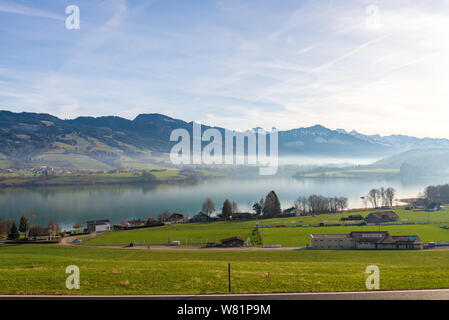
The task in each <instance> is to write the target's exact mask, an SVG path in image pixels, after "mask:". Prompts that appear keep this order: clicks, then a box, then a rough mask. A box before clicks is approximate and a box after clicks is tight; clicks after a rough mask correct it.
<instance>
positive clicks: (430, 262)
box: [0, 245, 449, 294]
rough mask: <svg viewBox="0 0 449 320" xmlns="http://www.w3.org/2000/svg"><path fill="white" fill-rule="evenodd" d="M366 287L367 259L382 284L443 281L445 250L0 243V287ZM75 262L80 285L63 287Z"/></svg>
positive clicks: (176, 290)
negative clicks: (180, 248) (152, 247)
mask: <svg viewBox="0 0 449 320" xmlns="http://www.w3.org/2000/svg"><path fill="white" fill-rule="evenodd" d="M228 263H231V265H232V272H233V273H232V283H233V292H235V293H250V292H251V293H256V292H320V291H352V290H365V279H366V276H367V275H366V274H365V273H364V272H365V269H366V266H367V265H370V264H375V265H377V266H379V268H380V272H381V289H384V290H389V289H431V288H449V251H421V252H396V251H384V252H373V251H369V252H362V251H263V252H260V251H219V250H217V251H186V252H184V251H159V250H158V251H151V250H149V251H143V250H113V249H99V248H81V247H80V248H74V247H63V246H52V245H49V246H38V245H20V246H0V293H1V294H26V293H27V294H200V293H226V292H227V264H228ZM72 264H74V265H77V266H79V268H80V271H81V289H80V290H76V291H71V290H67V289H66V288H65V279H66V277H67V275H66V274H65V268H66V267H67V266H68V265H72Z"/></svg>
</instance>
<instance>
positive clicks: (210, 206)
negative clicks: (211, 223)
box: [203, 198, 215, 217]
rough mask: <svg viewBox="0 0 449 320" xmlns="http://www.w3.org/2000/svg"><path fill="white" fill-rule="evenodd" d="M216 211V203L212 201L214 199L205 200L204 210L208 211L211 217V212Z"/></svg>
mask: <svg viewBox="0 0 449 320" xmlns="http://www.w3.org/2000/svg"><path fill="white" fill-rule="evenodd" d="M214 211H215V205H214V203H213V202H212V199H210V198H207V199H206V200H205V201H204V202H203V212H204V213H206V214H207V215H208V216H209V217H210V215H211V213H212V212H214Z"/></svg>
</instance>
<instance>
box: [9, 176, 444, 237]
mask: <svg viewBox="0 0 449 320" xmlns="http://www.w3.org/2000/svg"><path fill="white" fill-rule="evenodd" d="M444 182H446V181H435V180H432V181H415V182H404V181H399V180H389V181H386V180H368V179H366V180H363V179H360V180H358V179H325V180H321V179H303V180H296V179H294V178H282V179H281V178H279V179H276V178H267V179H260V178H259V179H245V180H239V179H219V180H218V179H216V180H208V181H203V182H201V183H199V184H195V185H158V186H148V185H114V186H100V187H99V186H86V187H80V186H76V187H73V186H66V187H39V188H26V189H17V190H14V189H0V218H1V219H16V220H17V221H18V220H19V218H20V216H21V215H23V214H24V215H26V216H31V215H33V214H34V215H36V217H35V218H33V219H31V223H40V224H43V225H46V224H47V223H48V222H49V221H50V220H55V221H56V222H58V223H59V224H60V225H61V226H62V227H63V228H67V229H68V228H70V227H71V226H72V225H73V224H75V223H85V222H86V221H88V220H94V219H109V220H111V222H112V223H114V224H116V223H120V221H121V220H122V219H125V220H126V219H132V218H136V219H138V218H140V219H146V218H148V216H150V215H153V216H155V217H157V215H158V214H159V213H160V212H162V211H164V210H168V211H170V212H181V213H189V214H190V215H191V216H193V215H194V214H196V213H198V211H199V210H201V206H202V202H203V201H204V199H205V198H207V197H210V198H211V199H212V200H213V201H214V202H215V205H216V207H217V208H218V209H221V205H222V203H223V201H224V200H225V199H226V198H227V199H230V200H231V201H235V202H236V203H237V204H238V207H239V209H240V210H242V211H244V210H245V211H246V210H248V209H249V208H250V207H251V204H252V203H254V202H255V201H258V200H259V199H260V198H261V197H264V196H265V195H266V194H267V193H268V192H269V191H270V190H275V191H276V193H277V195H278V196H279V199H280V201H281V205H282V207H283V208H287V207H289V206H291V205H292V204H293V203H294V201H295V199H296V198H297V197H298V196H299V195H306V196H308V195H310V194H322V195H324V196H345V197H348V198H349V205H350V207H352V208H359V207H362V206H363V204H362V201H361V200H360V196H362V195H365V194H366V193H367V192H368V191H369V190H370V189H371V188H374V187H375V188H379V187H381V186H385V187H387V186H391V187H394V188H395V189H396V190H397V197H398V198H405V197H414V196H417V195H418V193H419V192H422V191H423V190H424V188H425V187H426V186H428V185H430V184H439V183H444Z"/></svg>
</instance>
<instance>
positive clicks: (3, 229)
mask: <svg viewBox="0 0 449 320" xmlns="http://www.w3.org/2000/svg"><path fill="white" fill-rule="evenodd" d="M8 232H9V228H8V225H7V222H6V221H3V220H0V234H7V233H8Z"/></svg>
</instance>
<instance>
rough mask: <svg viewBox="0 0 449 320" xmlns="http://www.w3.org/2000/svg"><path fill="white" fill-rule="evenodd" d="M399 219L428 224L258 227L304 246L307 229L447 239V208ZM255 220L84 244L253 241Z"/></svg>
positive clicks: (273, 239) (330, 219)
mask: <svg viewBox="0 0 449 320" xmlns="http://www.w3.org/2000/svg"><path fill="white" fill-rule="evenodd" d="M370 212H372V210H362V211H351V212H350V213H344V214H341V213H338V214H328V215H320V216H316V217H312V216H308V217H292V218H277V219H264V220H259V225H273V226H281V225H287V226H288V225H292V224H309V225H311V224H314V225H317V224H319V223H321V222H322V223H324V224H333V223H340V221H339V220H340V218H341V217H343V216H344V217H347V216H348V215H350V214H360V215H362V216H366V215H367V214H369V213H370ZM395 212H396V213H398V215H399V217H400V221H407V222H411V223H413V222H429V224H426V225H421V224H410V225H400V226H338V227H299V228H298V227H297V228H293V227H287V228H260V230H261V233H262V236H263V243H264V244H265V245H270V244H280V245H282V246H287V247H304V246H307V244H309V243H310V234H311V233H349V232H351V231H378V230H381V231H389V232H390V233H391V234H392V235H418V236H419V237H420V238H421V239H422V240H423V241H424V242H440V241H449V230H446V229H442V228H440V225H444V224H446V225H448V226H449V210H445V211H440V212H431V213H428V212H424V211H419V210H410V211H409V210H405V209H398V210H395ZM255 227H256V221H255V220H251V221H229V222H213V223H189V224H178V225H171V226H167V225H166V226H162V227H155V228H148V229H139V230H132V231H121V232H111V233H106V234H102V235H100V236H98V237H96V238H92V239H90V240H87V241H86V242H85V244H87V245H127V244H129V243H130V242H134V243H135V244H138V245H156V244H167V243H169V241H174V240H178V241H181V244H182V245H191V246H199V245H204V244H205V243H206V242H216V243H219V241H220V240H221V239H223V238H228V237H234V236H238V237H242V238H243V239H245V240H247V239H248V238H249V239H250V240H251V241H252V244H253V245H257V244H258V243H257V242H258V241H257V237H256V235H255V233H254V230H255Z"/></svg>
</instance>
